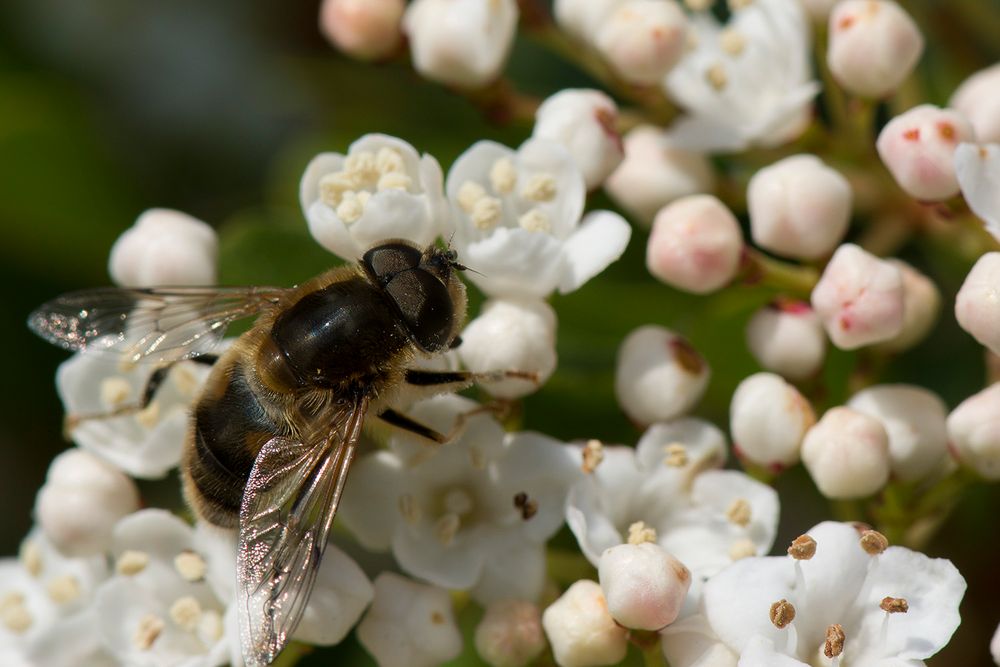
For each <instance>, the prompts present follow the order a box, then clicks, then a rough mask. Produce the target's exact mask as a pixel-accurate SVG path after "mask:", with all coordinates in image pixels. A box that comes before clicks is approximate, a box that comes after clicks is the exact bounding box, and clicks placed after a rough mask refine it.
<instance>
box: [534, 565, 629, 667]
mask: <svg viewBox="0 0 1000 667" xmlns="http://www.w3.org/2000/svg"><path fill="white" fill-rule="evenodd" d="M542 626H543V627H544V628H545V634H546V635H548V638H549V643H550V644H551V645H552V652H553V654H555V659H556V663H557V664H558V665H560V667H591V666H593V665H613V664H616V663H618V662H620V661H621V660H622V659H623V658H624V657H625V653H626V652H627V650H628V640H627V638H626V636H627V632H626V630H625V628H623V627H621V626H620V625H618V624H617V623H615V619H614V618H612V617H611V614H609V613H608V603H607V601H606V600H605V599H604V593H603V592H602V591H601V586H600V585H599V584H598V583H597V582H596V581H589V580H587V579H581V580H580V581H577V582H576V583H574V584H573V585H572V586H570V587H569V588H568V589H567V590H566V592H565V593H563V594H562V597H560V598H559V599H558V600H556V601H555V602H553V603H552V604H551V605H549V607H548V609H546V610H545V613H543V614H542Z"/></svg>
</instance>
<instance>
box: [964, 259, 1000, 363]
mask: <svg viewBox="0 0 1000 667" xmlns="http://www.w3.org/2000/svg"><path fill="white" fill-rule="evenodd" d="M955 318H956V319H957V320H958V324H959V326H961V327H962V328H963V329H965V330H966V331H968V332H969V333H970V334H972V337H973V338H975V339H976V340H978V341H979V342H980V343H981V344H982V345H983V346H985V347H987V348H989V349H990V350H991V351H992V352H993V353H994V354H1000V252H988V253H986V254H985V255H983V256H982V257H980V258H979V260H978V261H977V262H976V263H975V265H974V266H973V267H972V270H971V271H969V275H967V276H966V277H965V282H964V283H962V289H960V290H959V291H958V296H956V297H955Z"/></svg>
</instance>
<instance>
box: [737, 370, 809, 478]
mask: <svg viewBox="0 0 1000 667" xmlns="http://www.w3.org/2000/svg"><path fill="white" fill-rule="evenodd" d="M815 422H816V414H815V413H814V412H813V409H812V406H811V405H809V401H807V400H806V399H805V398H804V397H803V396H802V394H800V393H799V391H798V390H797V389H796V388H795V387H793V386H792V385H790V384H788V383H787V382H785V381H784V380H783V379H782V378H781V377H779V376H777V375H774V374H772V373H756V374H754V375H751V376H750V377H748V378H746V379H745V380H743V381H742V382H740V384H739V386H738V387H736V392H735V393H734V394H733V400H732V403H730V405H729V430H730V432H731V433H732V436H733V446H734V447H735V448H736V450H737V453H738V455H739V456H740V457H741V458H744V459H746V460H748V461H751V462H753V463H755V464H757V465H759V466H763V467H765V468H770V469H781V468H785V467H787V466H790V465H792V464H794V463H796V462H797V461H798V460H799V448H800V446H801V445H802V438H804V437H805V434H806V431H807V430H808V429H809V428H810V427H811V426H812V425H813V424H814V423H815Z"/></svg>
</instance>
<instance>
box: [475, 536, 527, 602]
mask: <svg viewBox="0 0 1000 667" xmlns="http://www.w3.org/2000/svg"><path fill="white" fill-rule="evenodd" d="M491 542H492V546H491V548H490V549H489V550H488V553H489V555H488V556H487V557H486V562H485V564H484V566H483V574H482V577H481V578H480V580H479V583H478V584H476V587H475V588H474V589H472V597H473V598H474V599H475V600H476V601H477V602H479V603H480V604H481V605H483V606H484V607H485V606H486V605H488V604H490V603H491V602H496V601H498V600H509V599H517V600H530V601H532V602H534V601H535V600H537V599H538V598H539V596H540V595H541V594H542V589H543V588H544V586H545V546H544V545H543V544H541V543H531V542H525V541H524V540H523V539H521V537H520V536H519V535H504V534H502V533H501V534H498V535H496V536H494V539H493V540H491Z"/></svg>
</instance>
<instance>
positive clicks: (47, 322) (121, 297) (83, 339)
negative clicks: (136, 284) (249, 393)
mask: <svg viewBox="0 0 1000 667" xmlns="http://www.w3.org/2000/svg"><path fill="white" fill-rule="evenodd" d="M285 292H286V290H284V289H281V288H276V287H167V288H149V289H141V288H135V289H132V288H121V287H104V288H98V289H89V290H81V291H79V292H70V293H68V294H63V295H62V296H60V297H58V298H56V299H53V300H52V301H49V302H48V303H46V304H44V305H42V306H41V307H40V308H39V309H38V310H36V311H35V312H33V313H32V314H31V315H30V316H29V317H28V326H29V327H30V328H31V329H32V330H33V331H34V332H35V333H37V334H38V335H39V336H41V337H42V338H44V339H46V340H47V341H49V342H51V343H54V344H56V345H58V346H60V347H63V348H66V349H68V350H73V351H75V352H81V351H84V352H94V351H107V352H111V353H113V354H115V355H118V356H120V357H121V358H123V359H125V360H128V361H131V362H138V361H145V360H150V361H157V362H165V361H172V360H176V359H184V358H187V357H193V356H197V355H199V354H202V353H204V352H206V351H208V350H210V349H211V348H212V347H213V346H214V345H215V344H216V343H217V342H218V341H219V340H220V339H221V338H222V336H223V334H224V333H225V331H226V327H227V326H228V325H229V324H230V323H231V322H233V321H234V320H238V319H242V318H244V317H250V316H252V315H256V314H257V313H259V312H260V311H261V310H263V309H264V308H266V307H268V306H270V305H272V304H274V303H275V302H276V301H277V300H278V299H279V298H280V297H281V296H282V294H284V293H285Z"/></svg>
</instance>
